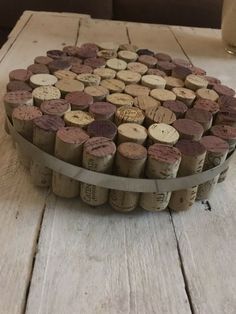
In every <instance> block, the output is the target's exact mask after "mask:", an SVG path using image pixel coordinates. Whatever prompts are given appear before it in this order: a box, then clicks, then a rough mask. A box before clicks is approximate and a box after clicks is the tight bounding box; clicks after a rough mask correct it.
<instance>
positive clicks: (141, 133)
mask: <svg viewBox="0 0 236 314" xmlns="http://www.w3.org/2000/svg"><path fill="white" fill-rule="evenodd" d="M146 139H147V130H146V128H145V127H144V126H142V125H140V124H137V123H123V124H120V125H119V126H118V139H117V142H118V144H121V143H125V142H132V143H137V144H141V145H144V143H145V141H146Z"/></svg>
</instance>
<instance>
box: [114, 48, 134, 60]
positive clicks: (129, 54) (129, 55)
mask: <svg viewBox="0 0 236 314" xmlns="http://www.w3.org/2000/svg"><path fill="white" fill-rule="evenodd" d="M118 58H119V59H122V60H124V61H126V62H135V61H136V60H137V59H138V55H137V53H135V52H133V51H129V50H120V51H119V52H118Z"/></svg>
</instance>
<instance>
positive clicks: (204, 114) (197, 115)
mask: <svg viewBox="0 0 236 314" xmlns="http://www.w3.org/2000/svg"><path fill="white" fill-rule="evenodd" d="M185 118H186V119H190V120H194V121H196V122H198V123H200V124H201V125H202V127H203V129H204V132H206V131H207V130H209V129H210V128H211V126H212V121H213V116H212V114H211V113H210V112H209V111H207V110H203V109H197V108H190V109H188V111H187V112H186V115H185Z"/></svg>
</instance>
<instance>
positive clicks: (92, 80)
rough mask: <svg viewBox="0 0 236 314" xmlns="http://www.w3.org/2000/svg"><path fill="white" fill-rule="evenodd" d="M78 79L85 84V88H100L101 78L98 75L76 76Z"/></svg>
mask: <svg viewBox="0 0 236 314" xmlns="http://www.w3.org/2000/svg"><path fill="white" fill-rule="evenodd" d="M76 79H77V80H78V81H80V82H81V83H83V84H84V85H85V86H98V85H99V83H100V81H101V78H100V76H98V75H96V74H92V73H91V74H90V73H82V74H79V75H77V76H76Z"/></svg>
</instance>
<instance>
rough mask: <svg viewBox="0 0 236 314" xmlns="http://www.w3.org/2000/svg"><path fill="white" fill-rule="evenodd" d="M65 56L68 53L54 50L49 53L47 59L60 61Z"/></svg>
mask: <svg viewBox="0 0 236 314" xmlns="http://www.w3.org/2000/svg"><path fill="white" fill-rule="evenodd" d="M65 56H66V53H65V52H64V51H62V50H59V49H53V50H48V51H47V57H49V58H52V59H60V58H62V57H65Z"/></svg>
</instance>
